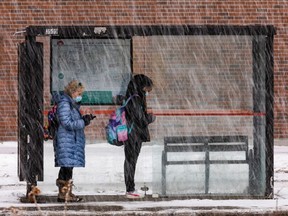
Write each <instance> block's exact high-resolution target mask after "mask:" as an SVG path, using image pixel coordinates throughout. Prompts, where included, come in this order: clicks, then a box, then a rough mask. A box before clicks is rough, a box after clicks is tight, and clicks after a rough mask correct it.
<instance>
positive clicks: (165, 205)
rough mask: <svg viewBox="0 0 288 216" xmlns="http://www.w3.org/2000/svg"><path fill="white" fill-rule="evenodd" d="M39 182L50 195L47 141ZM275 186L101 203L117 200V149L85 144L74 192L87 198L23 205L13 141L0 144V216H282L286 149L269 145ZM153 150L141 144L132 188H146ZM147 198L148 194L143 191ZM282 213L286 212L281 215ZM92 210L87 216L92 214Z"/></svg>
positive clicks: (287, 204) (287, 182)
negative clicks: (249, 194)
mask: <svg viewBox="0 0 288 216" xmlns="http://www.w3.org/2000/svg"><path fill="white" fill-rule="evenodd" d="M44 145H45V147H44V177H45V179H44V181H43V182H39V184H38V185H39V187H40V189H41V190H42V194H43V195H49V196H56V195H57V188H56V186H55V180H56V178H57V174H58V168H55V167H54V158H53V148H52V143H50V142H45V143H44ZM274 151H275V152H274V153H275V157H274V159H275V161H274V165H275V169H274V170H275V173H274V178H275V184H274V187H275V188H274V193H275V196H274V199H267V200H258V199H257V200H254V199H253V200H249V199H235V200H210V199H185V200H162V199H146V200H144V201H130V200H123V199H119V200H115V201H105V200H101V197H102V198H103V197H106V198H107V197H108V196H109V195H113V196H114V197H117V196H119V197H123V195H124V189H125V187H124V179H123V161H124V155H123V149H122V148H118V147H114V146H109V145H108V144H105V143H104V144H89V145H87V146H86V162H87V164H86V167H85V168H76V169H75V171H74V177H75V178H74V182H75V184H76V186H77V188H76V190H75V193H76V194H79V195H88V196H89V197H90V198H89V199H88V200H87V201H86V202H83V203H79V204H68V205H67V206H65V205H64V204H59V203H46V204H39V205H35V204H23V203H20V201H19V197H22V196H24V195H25V190H26V184H25V182H19V180H18V177H17V143H16V142H9V143H8V142H7V143H0V170H1V174H0V192H1V193H0V215H1V212H2V215H124V214H125V215H127V214H132V213H133V214H132V215H134V214H140V215H141V214H142V215H147V214H151V215H153V214H154V215H168V214H171V215H201V214H202V215H203V214H205V215H209V214H210V215H212V213H213V215H217V214H219V215H225V214H226V213H228V212H229V215H232V213H233V214H235V215H236V214H237V215H241V214H245V215H249V214H251V215H253V214H254V215H255V214H256V213H259V214H260V215H273V213H275V211H276V212H278V215H280V213H281V212H282V213H283V211H285V213H283V214H282V215H288V157H287V155H288V147H285V146H275V150H274ZM152 152H153V146H149V145H145V146H143V149H142V152H141V154H140V157H139V162H138V165H137V166H138V167H137V172H136V179H135V180H136V186H137V187H138V188H140V187H141V186H143V184H144V183H145V184H146V185H147V186H148V187H149V188H152V185H151V182H152V179H153V175H154V174H153V169H152V162H153V154H152ZM148 194H149V195H151V192H149V191H148ZM286 211H287V212H286ZM92 212H93V214H92Z"/></svg>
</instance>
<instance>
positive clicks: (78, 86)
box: [64, 80, 84, 96]
mask: <svg viewBox="0 0 288 216" xmlns="http://www.w3.org/2000/svg"><path fill="white" fill-rule="evenodd" d="M79 90H80V91H81V92H82V93H83V92H84V86H83V84H82V83H81V82H79V81H77V80H72V81H71V82H69V83H68V84H67V85H66V86H65V89H64V92H65V93H66V94H68V95H69V96H72V94H73V93H74V92H76V91H79Z"/></svg>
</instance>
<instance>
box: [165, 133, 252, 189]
mask: <svg viewBox="0 0 288 216" xmlns="http://www.w3.org/2000/svg"><path fill="white" fill-rule="evenodd" d="M227 151H236V152H238V151H239V152H245V159H243V160H236V159H235V160H234V159H233V160H221V159H220V160H211V159H210V157H209V153H210V152H227ZM169 152H170V153H172V152H174V153H175V152H205V159H204V160H193V158H191V160H181V159H179V160H171V161H169V160H168V157H167V153H169ZM252 154H253V151H252V150H250V151H249V148H248V137H247V136H189V137H186V136H184V137H164V150H163V152H162V195H166V167H167V166H170V165H179V164H184V165H185V164H205V194H208V193H209V173H210V164H248V165H249V185H250V175H251V173H250V172H251V160H250V159H249V158H251V157H253V155H252Z"/></svg>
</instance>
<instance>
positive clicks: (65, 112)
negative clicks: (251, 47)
mask: <svg viewBox="0 0 288 216" xmlns="http://www.w3.org/2000/svg"><path fill="white" fill-rule="evenodd" d="M83 91H84V86H83V85H82V84H81V83H80V82H78V81H77V80H73V81H71V82H70V83H69V84H68V85H67V86H66V87H65V90H64V94H62V95H60V96H59V97H58V98H57V97H56V98H54V100H55V102H56V103H57V117H58V120H59V127H58V130H57V133H56V137H55V138H54V151H55V166H56V167H60V170H59V174H58V179H57V180H56V185H57V186H58V188H59V193H58V202H65V201H68V202H78V201H81V200H82V199H81V198H80V197H78V196H75V195H74V194H73V193H72V185H73V182H72V176H73V168H74V167H84V166H85V134H84V128H85V126H87V125H89V124H90V121H91V120H92V119H94V118H95V116H93V115H92V114H86V115H84V116H82V115H81V113H80V110H79V108H80V102H81V100H82V94H83Z"/></svg>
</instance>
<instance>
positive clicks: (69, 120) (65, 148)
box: [54, 94, 85, 167]
mask: <svg viewBox="0 0 288 216" xmlns="http://www.w3.org/2000/svg"><path fill="white" fill-rule="evenodd" d="M54 99H55V97H54ZM55 102H56V103H57V104H58V105H57V116H58V119H59V128H58V130H57V135H56V139H55V140H54V151H55V166H56V167H84V166H85V134H84V128H85V124H84V121H83V119H82V116H81V113H80V111H79V108H80V105H78V104H76V103H75V101H74V100H73V99H72V98H71V97H70V96H68V95H67V94H63V95H61V96H60V97H58V98H57V97H56V101H55Z"/></svg>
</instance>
